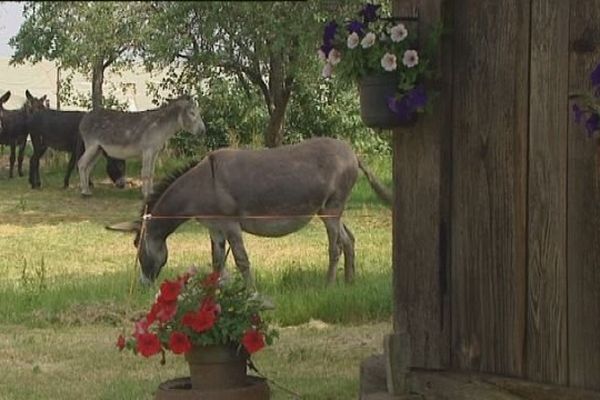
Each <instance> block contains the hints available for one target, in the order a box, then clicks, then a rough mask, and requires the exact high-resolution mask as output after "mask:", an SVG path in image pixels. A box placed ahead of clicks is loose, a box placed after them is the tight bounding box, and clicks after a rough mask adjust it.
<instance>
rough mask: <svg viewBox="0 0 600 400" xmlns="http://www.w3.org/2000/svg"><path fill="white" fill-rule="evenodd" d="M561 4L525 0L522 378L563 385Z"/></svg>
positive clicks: (564, 65) (565, 10)
mask: <svg viewBox="0 0 600 400" xmlns="http://www.w3.org/2000/svg"><path fill="white" fill-rule="evenodd" d="M568 15H569V3H568V2H567V1H564V0H533V1H532V6H531V55H530V60H531V61H530V63H531V64H530V73H529V76H530V95H529V143H530V145H529V150H528V154H529V175H528V185H527V186H528V199H527V206H528V207H527V210H528V211H527V221H528V225H527V232H528V240H527V243H528V245H527V247H528V251H527V254H528V263H527V264H528V266H527V282H528V284H527V340H526V349H525V351H526V355H525V359H526V362H527V365H526V367H527V368H526V371H525V376H526V377H527V378H529V379H531V380H534V381H538V382H552V383H555V384H566V383H568V357H567V248H566V243H567V118H568V115H567V112H566V109H567V98H568V94H567V89H568V74H566V73H565V71H567V70H568V62H569V59H568V52H569V49H568V47H569V36H568V34H567V32H568V31H569V17H568Z"/></svg>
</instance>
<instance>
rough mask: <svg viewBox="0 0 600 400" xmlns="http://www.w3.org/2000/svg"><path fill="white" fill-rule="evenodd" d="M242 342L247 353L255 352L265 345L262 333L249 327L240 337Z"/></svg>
mask: <svg viewBox="0 0 600 400" xmlns="http://www.w3.org/2000/svg"><path fill="white" fill-rule="evenodd" d="M242 344H243V345H244V347H245V348H246V351H248V353H249V354H252V353H256V352H257V351H259V350H260V349H262V348H263V347H265V338H264V337H263V335H262V334H261V333H260V332H258V331H256V330H254V329H249V330H247V331H246V333H244V337H243V338H242Z"/></svg>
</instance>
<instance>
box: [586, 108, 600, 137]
mask: <svg viewBox="0 0 600 400" xmlns="http://www.w3.org/2000/svg"><path fill="white" fill-rule="evenodd" d="M585 128H586V129H587V131H588V137H591V136H592V135H593V134H594V132H596V131H597V130H598V129H599V128H600V115H598V114H596V113H594V114H592V115H591V116H590V117H589V118H588V120H587V122H586V123H585Z"/></svg>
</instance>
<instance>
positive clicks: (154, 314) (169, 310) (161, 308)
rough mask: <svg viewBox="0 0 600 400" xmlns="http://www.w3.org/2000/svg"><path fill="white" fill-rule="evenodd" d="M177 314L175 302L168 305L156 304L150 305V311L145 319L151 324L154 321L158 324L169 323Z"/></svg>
mask: <svg viewBox="0 0 600 400" xmlns="http://www.w3.org/2000/svg"><path fill="white" fill-rule="evenodd" d="M176 313H177V302H175V301H173V302H170V303H160V302H156V303H154V304H153V305H152V309H151V310H150V312H149V313H148V315H147V316H146V319H147V320H148V321H149V322H150V324H152V322H154V321H155V320H156V319H158V320H159V321H160V322H162V323H165V322H169V321H170V320H171V319H172V318H173V317H174V316H175V314H176Z"/></svg>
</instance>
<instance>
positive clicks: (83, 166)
mask: <svg viewBox="0 0 600 400" xmlns="http://www.w3.org/2000/svg"><path fill="white" fill-rule="evenodd" d="M100 154H101V149H100V146H98V145H97V144H96V145H91V146H86V149H85V151H84V152H83V155H82V156H81V158H80V159H79V162H78V163H77V166H78V167H79V181H80V183H81V195H82V196H91V195H92V192H91V191H90V186H89V182H90V172H91V171H92V168H93V167H94V163H95V161H96V160H97V159H98V156H99V155H100Z"/></svg>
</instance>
